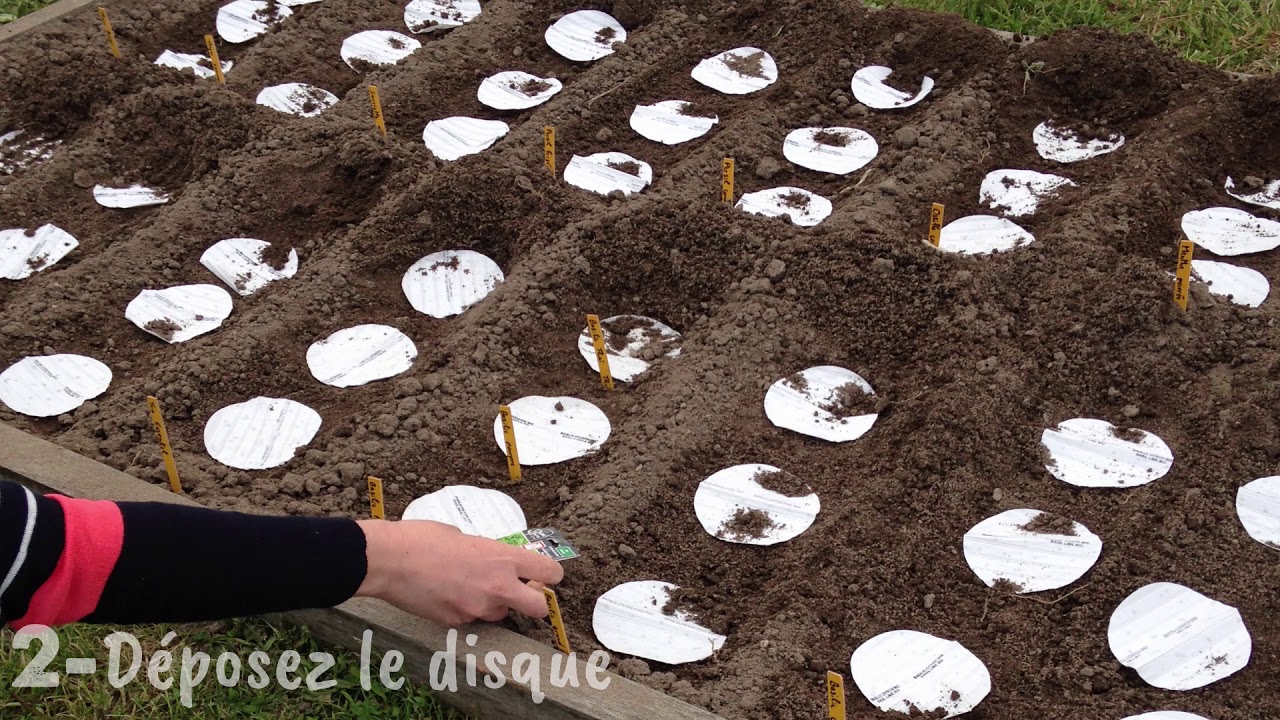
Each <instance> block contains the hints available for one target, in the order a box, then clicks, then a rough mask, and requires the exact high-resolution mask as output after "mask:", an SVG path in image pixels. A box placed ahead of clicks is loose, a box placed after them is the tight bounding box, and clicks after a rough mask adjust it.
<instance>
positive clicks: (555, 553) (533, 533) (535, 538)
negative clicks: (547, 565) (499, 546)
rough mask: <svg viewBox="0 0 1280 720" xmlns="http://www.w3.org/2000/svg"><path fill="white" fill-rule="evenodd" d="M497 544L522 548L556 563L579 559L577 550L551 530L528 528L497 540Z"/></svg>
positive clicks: (555, 531)
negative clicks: (501, 543)
mask: <svg viewBox="0 0 1280 720" xmlns="http://www.w3.org/2000/svg"><path fill="white" fill-rule="evenodd" d="M498 542H504V543H506V544H508V545H516V546H518V547H523V548H524V549H526V550H532V551H533V552H536V553H541V554H543V555H546V556H547V557H549V558H551V559H552V560H556V561H558V562H559V561H564V560H572V559H573V558H576V557H580V556H579V554H578V551H577V549H575V548H574V547H573V546H572V545H570V544H569V541H568V540H566V539H565V538H564V535H561V534H560V531H559V530H553V529H552V528H530V529H528V530H525V531H524V532H518V533H514V534H512V535H508V536H506V537H504V538H498Z"/></svg>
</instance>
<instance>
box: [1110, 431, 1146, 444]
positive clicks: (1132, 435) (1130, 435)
mask: <svg viewBox="0 0 1280 720" xmlns="http://www.w3.org/2000/svg"><path fill="white" fill-rule="evenodd" d="M1111 434H1112V435H1114V436H1115V437H1116V438H1117V439H1119V440H1123V441H1125V442H1131V443H1138V442H1142V439H1143V438H1145V437H1146V436H1147V434H1146V433H1145V432H1143V431H1142V430H1140V429H1138V428H1133V427H1126V428H1122V427H1113V428H1111Z"/></svg>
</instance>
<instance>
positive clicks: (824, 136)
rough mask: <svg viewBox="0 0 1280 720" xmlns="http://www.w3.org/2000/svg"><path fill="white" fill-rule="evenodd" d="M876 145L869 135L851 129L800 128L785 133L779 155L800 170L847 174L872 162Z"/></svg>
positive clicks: (878, 150)
mask: <svg viewBox="0 0 1280 720" xmlns="http://www.w3.org/2000/svg"><path fill="white" fill-rule="evenodd" d="M879 152H880V146H879V145H877V144H876V139H875V138H873V137H871V135H870V134H868V133H866V132H864V131H862V130H859V129H857V128H851V127H830V128H800V129H799V130H792V131H791V132H790V133H788V134H787V138H786V140H784V141H783V142H782V154H783V156H785V157H786V158H787V159H788V160H790V161H791V162H793V163H795V164H797V165H799V166H800V167H804V168H809V169H810V170H817V171H819V172H825V173H834V174H836V175H848V174H849V173H851V172H853V171H855V170H858V169H860V168H862V167H863V166H864V165H866V164H867V163H869V162H871V161H872V160H875V159H876V155H877V154H878V153H879Z"/></svg>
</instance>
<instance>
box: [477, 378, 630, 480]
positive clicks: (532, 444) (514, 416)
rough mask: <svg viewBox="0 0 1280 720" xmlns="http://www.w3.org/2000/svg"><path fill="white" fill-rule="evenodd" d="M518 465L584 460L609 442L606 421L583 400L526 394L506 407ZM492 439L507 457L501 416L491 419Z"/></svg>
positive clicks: (594, 408)
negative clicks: (513, 431)
mask: <svg viewBox="0 0 1280 720" xmlns="http://www.w3.org/2000/svg"><path fill="white" fill-rule="evenodd" d="M508 407H509V408H511V420H512V425H513V427H514V429H515V434H516V456H517V457H518V458H519V459H520V464H521V465H551V464H553V463H559V462H564V461H566V460H573V459H574V458H580V457H586V456H587V455H590V454H591V453H593V452H595V451H596V450H598V449H600V446H601V445H603V444H604V441H605V440H608V439H609V432H610V430H611V427H610V425H609V418H608V416H606V415H605V414H604V411H603V410H601V409H600V408H598V407H596V406H595V405H592V404H591V403H589V402H587V401H586V400H579V399H578V398H572V397H543V396H541V395H529V396H527V397H522V398H520V399H519V400H516V401H515V402H513V403H511V404H510V405H508ZM493 439H494V440H496V441H497V443H498V447H499V448H501V449H502V454H503V455H506V454H507V447H506V442H505V440H504V436H503V434H502V416H501V415H499V416H497V417H495V418H494V419H493Z"/></svg>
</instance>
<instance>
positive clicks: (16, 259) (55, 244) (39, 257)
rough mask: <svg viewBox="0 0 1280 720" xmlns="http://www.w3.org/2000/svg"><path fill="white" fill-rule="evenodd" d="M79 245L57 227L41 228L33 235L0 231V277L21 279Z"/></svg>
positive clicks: (55, 260) (44, 268)
mask: <svg viewBox="0 0 1280 720" xmlns="http://www.w3.org/2000/svg"><path fill="white" fill-rule="evenodd" d="M79 245H80V242H79V241H77V240H76V239H75V238H74V237H72V236H71V233H69V232H67V231H66V230H63V229H62V228H60V227H58V226H57V225H41V226H40V227H38V228H36V232H35V234H34V235H28V234H27V231H26V230H23V229H22V228H15V229H13V230H0V278H4V279H5V280H22V279H24V278H29V277H31V276H32V275H34V274H35V273H38V272H40V271H41V270H47V269H48V268H50V267H53V264H54V263H56V262H58V261H59V260H61V259H62V258H64V257H66V256H67V253H69V252H71V251H72V250H75V249H76V247H78V246H79Z"/></svg>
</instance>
